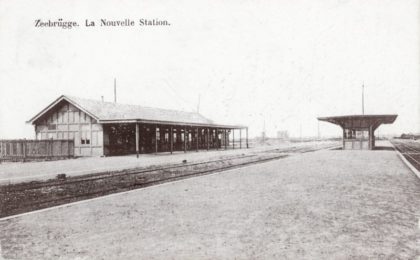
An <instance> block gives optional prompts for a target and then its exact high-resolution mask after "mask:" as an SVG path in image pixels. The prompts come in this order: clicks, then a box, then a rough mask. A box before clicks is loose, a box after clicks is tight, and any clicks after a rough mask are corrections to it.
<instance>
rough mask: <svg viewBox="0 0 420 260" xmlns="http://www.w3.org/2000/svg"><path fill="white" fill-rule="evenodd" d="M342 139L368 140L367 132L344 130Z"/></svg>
mask: <svg viewBox="0 0 420 260" xmlns="http://www.w3.org/2000/svg"><path fill="white" fill-rule="evenodd" d="M344 139H358V140H362V139H363V140H365V139H369V131H368V130H356V129H344Z"/></svg>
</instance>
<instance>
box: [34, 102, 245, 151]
mask: <svg viewBox="0 0 420 260" xmlns="http://www.w3.org/2000/svg"><path fill="white" fill-rule="evenodd" d="M27 123H30V124H32V125H34V127H35V139H38V140H44V139H66V140H68V139H70V140H74V155H75V156H109V155H124V154H137V155H138V154H141V153H158V152H171V153H172V152H173V151H184V152H187V151H198V150H200V149H206V150H209V149H229V148H231V149H235V148H245V147H246V148H247V147H248V128H247V127H246V126H241V125H225V124H217V123H214V122H213V121H211V120H209V119H207V118H205V117H204V116H202V115H200V114H199V113H196V112H184V111H175V110H168V109H160V108H150V107H143V106H137V105H126V104H119V103H113V102H104V101H99V100H90V99H84V98H78V97H71V96H67V95H62V96H60V97H58V98H57V99H56V100H55V101H53V102H52V103H51V104H49V105H48V106H47V107H46V108H44V109H43V110H42V111H40V112H39V113H38V114H36V115H35V116H34V117H32V118H31V119H30V120H28V121H27ZM243 130H244V131H245V133H243ZM235 132H236V139H235Z"/></svg>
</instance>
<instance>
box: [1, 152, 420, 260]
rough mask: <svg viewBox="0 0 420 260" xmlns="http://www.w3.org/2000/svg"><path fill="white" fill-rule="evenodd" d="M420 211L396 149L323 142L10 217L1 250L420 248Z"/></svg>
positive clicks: (211, 253) (247, 255) (169, 255)
mask: <svg viewBox="0 0 420 260" xmlns="http://www.w3.org/2000/svg"><path fill="white" fill-rule="evenodd" d="M419 219H420V180H419V179H418V178H417V177H416V176H415V175H414V174H413V173H412V172H410V170H409V169H408V168H407V167H406V166H404V164H403V163H402V162H401V161H400V159H399V158H398V157H397V155H396V153H395V152H394V151H390V150H380V151H341V150H323V151H318V152H312V153H304V154H297V155H295V156H291V157H288V158H284V159H281V160H278V161H272V162H268V163H264V164H258V165H254V166H250V167H246V168H241V169H235V170H231V171H225V172H221V173H218V174H213V175H207V176H202V177H196V178H191V179H186V180H182V181H178V182H173V183H166V184H163V185H158V186H153V187H149V188H145V189H141V190H136V191H132V192H129V193H124V194H119V195H113V196H110V197H106V198H102V199H98V200H93V201H89V202H84V203H80V204H77V205H71V206H67V207H63V208H57V209H52V210H48V211H43V212H38V213H34V214H29V215H26V216H22V217H18V218H13V219H9V220H3V221H0V231H1V232H0V245H1V247H0V248H1V253H0V255H1V256H2V257H3V259H416V257H418V256H419V255H420V222H419ZM0 259H1V257H0Z"/></svg>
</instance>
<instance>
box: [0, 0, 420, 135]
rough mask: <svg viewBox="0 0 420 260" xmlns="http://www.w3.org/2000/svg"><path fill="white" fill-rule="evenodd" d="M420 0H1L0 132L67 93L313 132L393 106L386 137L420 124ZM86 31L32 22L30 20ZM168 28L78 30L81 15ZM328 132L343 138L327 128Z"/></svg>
mask: <svg viewBox="0 0 420 260" xmlns="http://www.w3.org/2000/svg"><path fill="white" fill-rule="evenodd" d="M419 10H420V4H419V1H418V0H412V1H410V0H405V1H401V0H394V1H386V0H377V1H374V0H370V1H366V0H360V1H352V0H348V1H346V0H331V1H329V0H322V1H321V0H319V1H313V0H310V1H292V0H289V1H270V0H260V1H257V0H253V1H239V0H231V1H222V0H205V1H204V0H178V1H161V0H158V1H156V0H139V1H137V0H125V1H121V0H113V1H109V0H108V1H82V0H70V1H54V0H40V1H7V0H0V138H25V137H26V138H33V132H34V131H33V127H32V126H31V125H27V124H25V121H26V120H28V119H30V118H31V117H32V116H33V115H35V114H36V113H38V112H39V111H40V110H41V109H43V108H44V107H45V106H47V105H48V104H49V103H50V102H52V101H53V100H54V99H56V98H57V97H58V96H60V95H62V94H68V95H73V96H80V97H85V98H93V99H98V100H100V98H101V96H102V95H103V96H105V99H106V100H108V101H111V100H112V99H113V79H114V77H116V78H117V85H118V102H120V103H128V104H138V105H144V106H152V107H162V108H172V109H178V110H186V111H193V110H195V109H196V107H197V103H198V96H199V95H201V102H200V113H202V114H203V115H204V116H206V117H208V118H210V119H212V120H214V121H216V122H220V123H232V124H244V125H248V126H249V128H250V135H251V136H254V135H257V134H260V132H261V131H262V130H263V126H264V121H265V128H266V130H267V133H268V135H269V136H270V135H271V136H274V135H275V133H276V131H278V130H287V131H289V133H290V134H291V135H292V136H299V135H300V128H301V129H302V135H303V136H316V135H317V129H318V122H317V120H316V117H318V116H332V115H346V114H360V113H361V86H362V84H363V83H364V85H365V86H366V89H365V94H366V95H365V113H366V114H386V113H392V114H398V115H399V116H398V118H397V120H396V122H395V123H394V124H393V125H383V126H381V127H380V128H379V133H380V134H391V133H395V134H401V133H402V132H420V87H419V85H420V74H419V73H420V52H419V48H420V40H419V39H420V21H419V19H420V15H419ZM58 18H63V19H64V20H72V21H77V22H78V23H80V24H81V26H80V27H79V28H74V29H61V28H35V26H34V21H35V20H36V19H42V20H48V19H51V20H57V19H58ZM101 18H106V19H109V20H112V19H124V18H129V19H132V20H134V21H136V22H137V21H138V19H140V18H149V19H153V18H158V19H160V20H168V21H169V22H170V23H171V26H169V27H139V26H135V27H132V28H122V27H119V28H107V27H95V28H86V27H84V23H85V19H89V20H98V19H101ZM320 130H321V135H322V136H329V135H337V136H340V135H341V130H340V128H339V127H338V126H335V125H332V124H328V123H320Z"/></svg>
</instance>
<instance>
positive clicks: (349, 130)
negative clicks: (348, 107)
mask: <svg viewBox="0 0 420 260" xmlns="http://www.w3.org/2000/svg"><path fill="white" fill-rule="evenodd" d="M396 118H397V115H349V116H332V117H318V120H320V121H325V122H330V123H333V124H336V125H339V126H341V128H342V129H343V149H346V150H347V149H354V150H373V149H374V148H375V130H376V129H377V128H378V127H379V126H380V125H382V124H392V123H393V122H394V121H395V119H396Z"/></svg>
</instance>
